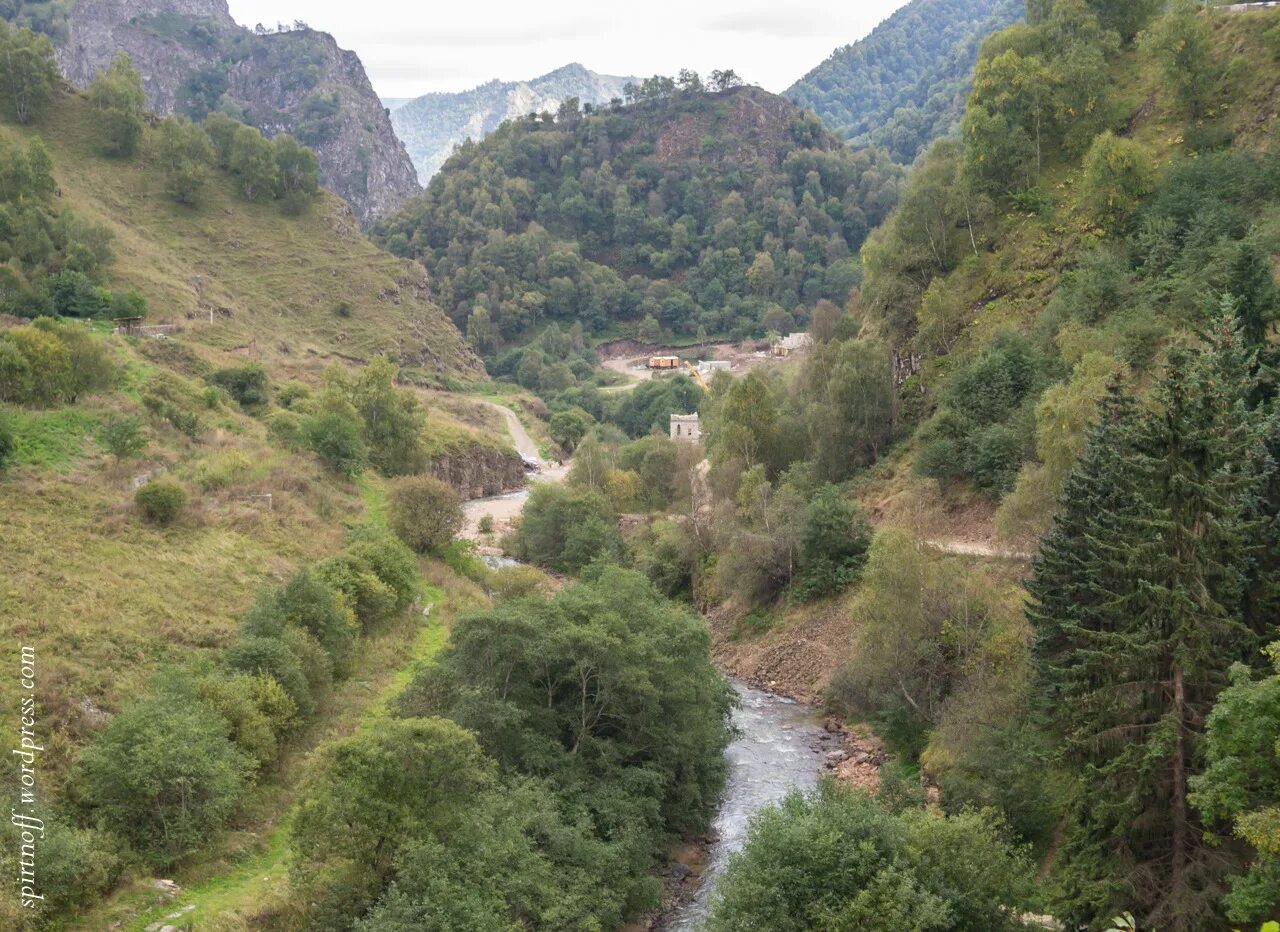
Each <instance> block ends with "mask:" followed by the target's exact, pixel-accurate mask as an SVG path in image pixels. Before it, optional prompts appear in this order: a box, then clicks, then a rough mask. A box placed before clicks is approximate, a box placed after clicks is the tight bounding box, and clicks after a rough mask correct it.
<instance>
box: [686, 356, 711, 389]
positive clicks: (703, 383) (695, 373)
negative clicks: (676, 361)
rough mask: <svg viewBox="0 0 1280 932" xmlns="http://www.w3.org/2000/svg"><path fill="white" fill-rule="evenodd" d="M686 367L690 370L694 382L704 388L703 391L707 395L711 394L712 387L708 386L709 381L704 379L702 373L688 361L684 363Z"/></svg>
mask: <svg viewBox="0 0 1280 932" xmlns="http://www.w3.org/2000/svg"><path fill="white" fill-rule="evenodd" d="M684 367H685V368H686V369H688V370H689V373H690V374H691V375H692V376H693V380H694V381H695V382H697V383H698V384H699V385H701V386H702V390H703V391H704V392H706V393H707V394H710V393H711V386H710V385H708V384H707V380H706V379H704V378H703V377H702V373H701V372H699V371H698V367H697V366H695V365H694V364H693V363H691V362H689V360H687V359H686V360H685V361H684Z"/></svg>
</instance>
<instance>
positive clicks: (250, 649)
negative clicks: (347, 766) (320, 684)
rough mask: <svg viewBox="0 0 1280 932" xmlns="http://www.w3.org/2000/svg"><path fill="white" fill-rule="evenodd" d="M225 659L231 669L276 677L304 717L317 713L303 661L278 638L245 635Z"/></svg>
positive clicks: (228, 650)
mask: <svg viewBox="0 0 1280 932" xmlns="http://www.w3.org/2000/svg"><path fill="white" fill-rule="evenodd" d="M225 660H226V664H227V666H228V667H229V668H230V669H232V670H239V671H241V672H243V673H249V674H252V675H255V676H267V677H270V678H271V679H273V680H275V681H276V682H277V683H278V684H279V685H280V687H281V688H282V689H283V690H284V691H285V693H286V694H287V695H288V696H289V698H290V699H291V700H292V701H293V704H294V707H295V708H296V709H297V710H298V715H299V716H300V717H301V718H303V719H308V718H310V717H311V716H312V715H314V714H315V711H316V700H315V696H314V695H313V693H312V691H311V684H310V683H309V682H308V681H307V676H306V673H305V672H304V671H303V668H302V661H300V660H299V659H298V655H297V654H295V653H294V652H293V651H292V650H290V649H289V647H288V646H286V645H285V644H284V643H283V642H282V641H281V640H279V639H278V638H273V637H260V636H252V635H251V636H249V637H242V638H241V639H240V640H239V641H237V642H236V643H235V644H233V645H231V647H229V648H227V653H226V656H225Z"/></svg>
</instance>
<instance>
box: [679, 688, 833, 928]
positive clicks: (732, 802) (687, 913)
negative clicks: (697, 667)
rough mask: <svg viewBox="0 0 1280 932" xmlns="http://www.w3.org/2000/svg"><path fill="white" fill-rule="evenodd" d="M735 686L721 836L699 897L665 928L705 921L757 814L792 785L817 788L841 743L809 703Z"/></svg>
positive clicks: (716, 834) (718, 826)
mask: <svg viewBox="0 0 1280 932" xmlns="http://www.w3.org/2000/svg"><path fill="white" fill-rule="evenodd" d="M733 688H734V689H736V690H737V691H738V696H739V697H740V698H741V705H740V706H739V707H738V709H737V710H736V711H735V712H734V714H733V724H734V727H735V729H736V730H737V737H736V738H735V739H734V741H733V743H732V744H730V745H729V748H728V750H727V751H726V752H725V756H726V757H728V759H729V777H728V780H727V782H726V783H725V788H724V799H723V801H722V802H721V804H720V810H719V812H718V813H717V814H716V818H715V822H714V823H713V835H712V837H713V838H714V839H715V840H714V841H713V842H712V844H711V850H710V852H709V853H708V858H707V868H706V870H705V871H704V872H703V875H702V882H701V883H700V884H699V886H698V889H697V892H696V893H695V894H694V896H693V898H692V899H691V900H690V901H689V902H687V903H685V904H684V905H682V906H681V907H680V908H679V909H677V910H676V911H675V912H674V913H673V914H672V915H671V916H670V917H668V918H667V919H666V921H665V922H663V924H662V925H661V926H660V927H659V928H661V929H662V930H663V932H692V930H694V929H697V928H699V927H700V926H701V925H702V923H703V921H704V920H705V919H706V918H707V914H708V913H709V912H710V910H711V902H712V899H713V897H714V895H715V888H716V881H717V880H718V879H719V877H720V875H721V874H722V873H723V872H724V869H725V867H726V865H727V864H728V863H729V858H730V857H731V856H732V855H733V854H734V852H736V851H738V850H739V849H741V848H742V846H743V845H744V844H745V843H746V839H747V828H748V826H749V825H750V822H751V817H752V816H754V815H755V814H756V813H757V812H759V811H760V810H761V809H764V808H765V807H766V806H769V805H772V804H773V803H776V802H779V801H780V800H782V798H783V797H785V796H786V795H787V794H788V793H790V792H791V791H792V790H811V789H813V788H815V787H816V786H817V785H818V777H819V775H820V774H821V773H822V763H823V760H824V756H825V755H824V752H825V751H826V750H829V749H834V748H835V746H836V745H835V744H834V743H832V744H828V742H832V741H833V739H832V738H831V736H829V735H828V734H827V733H826V732H825V731H824V730H823V728H822V723H821V722H820V721H819V719H818V715H817V713H816V712H815V711H814V710H813V709H812V708H810V707H809V706H805V705H801V704H799V703H796V702H792V701H791V700H790V699H785V698H783V697H782V696H775V695H773V694H772V693H767V692H763V691H761V690H759V689H754V688H752V687H750V686H748V685H746V684H745V683H740V682H738V681H736V680H735V681H734V682H733Z"/></svg>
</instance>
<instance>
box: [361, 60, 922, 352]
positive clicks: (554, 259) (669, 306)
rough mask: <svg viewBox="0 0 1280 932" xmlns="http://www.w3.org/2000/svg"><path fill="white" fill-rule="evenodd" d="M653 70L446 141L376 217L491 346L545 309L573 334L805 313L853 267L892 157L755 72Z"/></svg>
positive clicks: (753, 330) (772, 325)
mask: <svg viewBox="0 0 1280 932" xmlns="http://www.w3.org/2000/svg"><path fill="white" fill-rule="evenodd" d="M718 81H719V83H718V84H713V88H714V87H721V86H723V87H724V88H726V89H722V90H714V89H711V90H709V89H708V88H707V87H705V86H704V84H703V81H702V80H701V79H700V78H699V76H698V75H696V74H693V73H691V72H684V73H682V75H681V76H680V78H679V79H678V80H673V79H671V78H661V77H655V78H651V79H648V80H646V81H645V82H644V83H643V84H642V85H641V86H639V87H636V88H634V95H633V100H634V102H633V103H632V104H631V105H630V106H622V105H621V103H622V102H621V101H619V102H618V104H619V105H618V106H612V107H609V108H606V109H603V110H597V109H595V108H589V109H588V108H583V109H580V108H579V107H578V104H577V101H574V100H571V101H568V102H566V104H565V105H564V106H563V107H562V108H561V109H560V111H559V113H557V114H554V115H553V114H543V115H541V116H538V115H531V116H530V117H528V118H526V119H521V120H515V121H511V122H509V123H507V124H505V125H504V126H503V127H502V128H500V129H499V130H498V131H497V132H495V133H493V134H492V135H490V136H489V137H487V138H486V139H485V140H484V141H483V142H481V143H479V144H466V145H464V146H462V147H460V148H459V150H458V151H457V152H456V153H455V154H454V156H453V157H452V158H451V159H450V160H449V161H448V162H447V163H446V164H445V166H444V167H443V168H442V169H441V171H440V173H439V174H438V175H437V176H436V177H435V178H433V179H432V181H431V183H430V185H429V186H428V188H427V191H426V192H425V193H424V194H423V195H422V196H421V197H419V198H417V199H415V200H413V201H412V202H411V203H410V204H408V205H407V206H406V207H405V208H404V209H403V210H402V211H400V212H399V213H398V214H396V215H395V216H393V217H390V218H387V219H386V220H385V221H383V222H382V223H380V224H379V225H378V227H377V229H376V231H375V234H376V236H377V238H378V239H379V240H381V241H382V242H385V243H386V244H387V246H388V247H389V248H390V249H391V251H392V252H394V253H396V254H398V255H410V256H413V257H415V258H418V259H420V260H421V261H422V262H423V263H424V264H425V265H426V266H427V269H428V271H429V272H430V273H431V283H432V290H433V294H434V295H435V297H436V299H437V301H438V302H439V303H440V304H441V306H443V307H444V308H445V309H446V310H447V311H448V312H449V313H450V314H451V315H452V316H453V319H454V320H455V322H457V324H458V326H459V327H460V328H462V329H464V330H465V331H466V333H467V334H468V337H469V339H470V340H471V341H472V343H473V345H474V346H476V348H477V350H478V351H480V352H482V353H485V354H492V353H494V352H495V351H496V350H498V349H499V348H500V347H502V346H504V345H506V344H508V343H510V342H512V341H522V340H523V339H527V337H528V335H530V334H531V333H533V332H535V331H536V330H537V329H538V328H540V327H541V326H544V325H545V324H546V323H547V322H552V321H554V322H559V323H561V324H563V325H564V326H566V327H567V326H568V325H569V324H570V323H572V322H577V323H578V324H580V325H581V326H582V328H583V329H584V330H585V331H586V333H587V334H594V333H602V332H607V331H609V330H616V329H617V328H618V326H619V325H620V324H626V325H629V326H630V327H634V328H636V332H637V333H640V334H641V335H642V338H648V337H654V338H656V337H660V336H661V335H662V334H664V333H665V334H679V335H694V334H696V333H698V332H705V333H717V334H718V333H733V334H737V335H740V336H741V335H748V334H762V333H763V332H765V331H768V330H774V331H780V332H785V331H789V330H792V329H795V328H797V327H803V326H804V325H805V324H806V323H807V322H808V320H809V318H810V316H811V313H812V310H813V308H814V306H815V305H816V304H817V302H818V301H821V300H831V301H834V302H836V303H837V304H843V302H844V301H845V299H846V298H847V297H848V294H849V291H850V289H852V288H854V287H856V286H857V285H858V284H859V282H860V281H861V267H860V265H859V260H858V256H857V254H858V249H859V247H860V246H861V245H862V242H863V240H864V239H865V238H866V236H867V233H868V232H869V231H870V230H871V229H872V228H874V227H875V226H876V225H877V224H879V223H880V222H881V221H882V220H883V219H884V218H885V216H887V214H888V212H889V210H890V209H891V208H892V206H893V204H894V202H895V200H896V196H897V190H898V183H899V180H900V178H901V176H902V173H901V171H900V170H899V169H898V168H896V167H894V166H893V165H892V164H890V163H889V161H888V159H887V158H886V157H885V156H884V155H883V154H881V153H878V152H876V151H874V150H866V151H861V152H853V151H850V150H848V149H846V148H845V147H843V146H842V145H841V144H840V142H839V141H838V140H837V139H836V138H835V137H833V136H831V135H830V134H829V133H827V132H826V131H825V130H824V129H823V128H822V126H821V124H820V123H819V122H817V121H816V120H815V119H814V118H813V117H812V116H806V115H805V114H803V113H802V112H801V111H800V110H798V109H797V108H795V107H794V106H792V105H791V104H789V103H788V102H786V101H785V100H783V99H782V98H779V97H775V96H773V95H771V94H767V93H765V92H763V91H760V90H758V89H755V88H748V87H733V84H734V82H735V81H736V78H735V77H733V76H732V74H731V73H729V74H727V75H719V76H718Z"/></svg>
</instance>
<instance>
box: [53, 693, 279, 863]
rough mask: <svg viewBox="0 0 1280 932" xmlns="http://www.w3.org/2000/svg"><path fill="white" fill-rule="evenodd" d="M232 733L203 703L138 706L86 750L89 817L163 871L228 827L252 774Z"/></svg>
mask: <svg viewBox="0 0 1280 932" xmlns="http://www.w3.org/2000/svg"><path fill="white" fill-rule="evenodd" d="M230 733H231V728H230V726H229V725H228V724H227V722H226V721H225V720H224V719H223V718H221V717H220V716H219V715H218V714H217V713H215V712H214V711H213V710H212V709H209V708H208V707H207V706H204V705H203V704H200V703H175V702H172V701H170V699H169V698H168V697H164V696H158V697H156V698H154V699H149V700H145V701H142V702H136V703H134V704H133V705H130V706H128V707H126V708H125V709H124V711H122V712H121V713H120V714H119V715H117V716H116V717H115V718H113V719H112V720H111V722H110V724H108V725H107V727H106V728H105V729H103V731H102V733H101V734H100V735H99V736H98V738H97V739H96V740H95V741H94V743H93V744H92V745H91V746H90V747H89V748H88V749H87V750H86V751H85V753H84V755H83V757H82V758H81V759H80V762H79V765H78V767H77V770H76V772H75V775H74V776H73V783H74V785H75V786H76V787H77V789H78V790H79V796H80V798H81V799H83V801H84V806H85V808H86V809H87V810H88V813H89V815H90V816H91V817H92V818H94V819H95V820H96V821H97V823H98V824H99V825H100V826H101V827H102V828H103V829H105V830H108V831H111V832H114V833H115V834H116V835H118V836H120V837H121V838H123V839H125V840H126V841H127V842H128V843H129V844H130V845H131V846H132V847H133V848H134V849H135V850H136V851H138V853H139V854H141V855H142V856H143V857H145V858H146V860H148V861H149V862H150V863H152V864H155V865H160V866H163V865H168V864H172V863H173V862H174V861H176V860H178V859H179V858H180V857H182V856H183V855H184V854H186V853H187V852H189V851H192V850H194V849H195V848H196V847H197V846H199V845H200V844H202V843H204V842H205V841H207V839H208V836H209V833H210V832H211V831H214V830H216V829H218V828H221V827H222V825H223V824H225V822H226V820H227V818H228V817H229V816H230V815H231V813H232V811H233V808H234V806H235V804H236V801H237V800H238V799H239V798H240V795H241V794H242V793H243V791H244V789H245V786H246V784H247V783H248V780H249V775H250V773H251V772H252V769H253V765H252V763H251V761H250V760H249V758H248V757H247V756H246V755H245V754H244V753H242V752H241V751H240V750H239V749H237V748H236V746H235V745H234V744H232V743H231V741H230V738H229V736H230Z"/></svg>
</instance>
